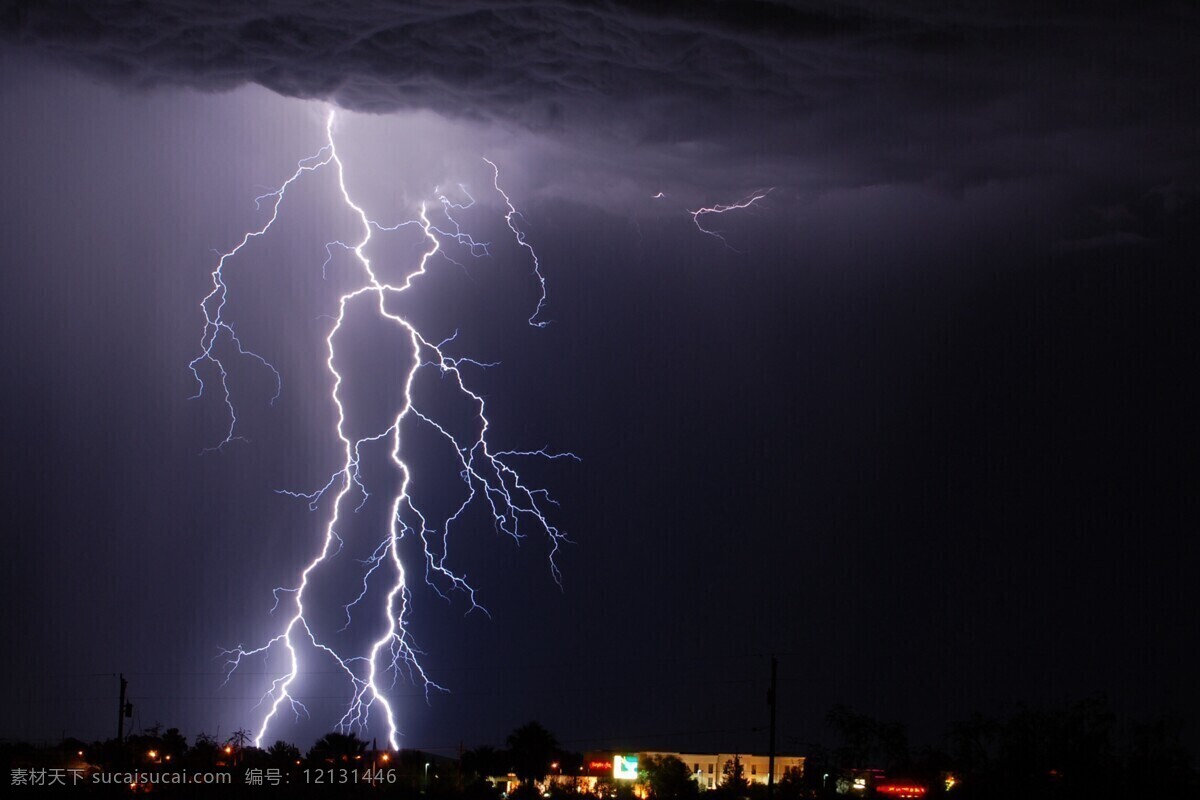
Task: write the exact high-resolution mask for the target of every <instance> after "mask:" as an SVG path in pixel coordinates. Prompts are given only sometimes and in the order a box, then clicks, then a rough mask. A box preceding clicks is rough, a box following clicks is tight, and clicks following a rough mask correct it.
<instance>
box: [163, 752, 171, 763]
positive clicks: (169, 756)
mask: <svg viewBox="0 0 1200 800" xmlns="http://www.w3.org/2000/svg"><path fill="white" fill-rule="evenodd" d="M163 758H165V759H167V761H170V760H171V754H170V753H167V754H166V755H165V756H163Z"/></svg>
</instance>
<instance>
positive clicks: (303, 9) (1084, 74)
mask: <svg viewBox="0 0 1200 800" xmlns="http://www.w3.org/2000/svg"><path fill="white" fill-rule="evenodd" d="M942 5H943V4H938V3H932V2H930V3H908V4H906V5H905V7H904V8H900V7H899V6H898V5H896V4H879V5H878V6H877V7H872V6H870V5H866V4H863V3H843V4H823V5H817V4H812V3H783V2H768V1H767V0H756V1H754V2H745V3H730V2H688V1H687V0H673V1H672V2H658V3H639V2H632V1H631V2H623V1H619V0H609V2H598V3H575V2H569V1H568V0H558V2H537V1H536V0H535V1H534V2H521V3H515V2H504V1H503V0H492V1H491V2H486V1H483V0H465V1H464V2H455V3H449V2H445V3H431V2H424V3H421V2H381V0H366V1H365V2H346V1H342V2H338V1H337V0H324V1H322V0H291V2H254V3H245V4H216V3H211V2H200V0H174V1H173V2H172V1H168V0H164V1H162V2H154V3H143V2H97V3H83V2H66V1H65V0H37V1H33V0H27V1H26V2H19V1H18V2H13V1H10V2H0V9H2V12H0V31H2V33H0V36H2V38H3V41H5V42H6V43H7V44H8V45H10V46H13V45H18V46H24V47H26V48H29V49H32V50H37V51H41V52H43V53H47V54H50V55H51V56H52V57H54V58H56V59H58V60H62V61H66V62H68V63H70V64H73V65H75V66H77V67H80V68H82V69H84V70H86V71H88V72H89V73H92V74H98V75H101V76H104V77H106V78H109V79H113V80H116V81H120V82H123V83H127V84H130V85H135V86H147V87H148V86H159V85H164V84H166V85H185V86H190V87H197V88H200V89H205V90H224V89H229V88H233V87H237V86H239V85H243V84H246V83H256V84H260V85H262V86H265V87H268V88H269V89H272V90H274V91H276V92H279V93H281V94H284V95H288V96H295V97H303V98H323V99H331V100H333V101H335V102H337V103H339V104H341V105H343V106H345V107H348V108H353V109H358V110H367V111H376V112H386V111H391V110H397V109H411V108H423V109H430V110H433V111H437V112H439V113H442V114H445V115H448V116H452V117H458V118H468V119H480V120H488V121H495V122H499V123H502V124H509V125H513V126H516V127H519V128H524V129H529V130H533V131H538V132H541V133H545V134H548V135H550V136H554V137H561V138H563V139H565V140H568V141H572V142H574V143H576V144H580V145H584V146H588V147H593V148H606V147H612V148H624V149H628V148H639V149H646V148H649V149H651V150H653V151H654V152H655V154H656V155H655V157H656V158H657V159H658V160H659V162H658V163H667V162H670V161H671V159H677V160H678V162H677V163H684V164H694V163H703V162H706V161H707V162H712V161H719V162H720V163H722V164H725V165H727V166H728V167H732V168H733V169H737V170H739V171H740V172H741V173H742V174H744V175H747V176H767V177H769V176H771V175H778V174H779V173H780V172H781V171H782V173H783V178H784V179H785V180H790V181H792V182H795V183H805V182H806V181H807V182H812V183H820V184H830V183H835V184H842V185H864V184H880V183H896V182H909V181H918V182H932V183H939V184H945V185H950V186H961V185H965V184H972V183H977V182H983V181H987V180H995V179H1006V178H1011V177H1028V176H1031V175H1032V176H1036V175H1044V174H1046V173H1054V172H1058V173H1062V172H1066V173H1077V174H1083V175H1087V176H1089V177H1095V178H1098V179H1104V180H1110V179H1114V178H1115V179H1121V178H1122V177H1129V178H1131V179H1135V180H1137V181H1139V182H1146V183H1148V184H1159V183H1162V182H1164V181H1167V180H1169V179H1179V178H1181V177H1187V179H1188V180H1192V179H1194V172H1195V166H1194V165H1195V163H1196V155H1197V143H1196V137H1195V133H1194V130H1195V124H1196V121H1197V118H1198V115H1197V93H1196V91H1195V88H1194V77H1195V75H1196V74H1198V72H1200V69H1198V66H1200V64H1198V63H1197V61H1198V57H1197V55H1196V53H1197V50H1196V48H1195V47H1194V42H1195V40H1196V38H1195V37H1196V33H1197V25H1196V19H1197V17H1196V12H1195V11H1194V10H1193V9H1191V8H1189V7H1187V6H1186V5H1184V4H1178V5H1166V6H1163V7H1161V8H1159V9H1155V10H1145V8H1142V9H1140V10H1138V11H1136V12H1134V11H1120V10H1118V9H1116V8H1115V7H1114V8H1106V7H1104V5H1103V4H1095V3H1085V4H1078V6H1079V8H1078V10H1076V11H1075V12H1068V13H1061V12H1046V11H1041V10H1038V8H1039V4H1030V5H1029V6H1028V8H1026V9H1024V10H1009V11H1006V12H1003V13H1001V12H999V11H992V10H987V9H985V8H984V7H983V6H982V5H981V4H978V3H968V4H965V5H959V6H958V7H957V9H956V10H952V11H945V10H941V9H940V6H942ZM239 6H240V7H239ZM663 159H666V162H664V161H663ZM750 180H752V178H749V177H748V178H747V181H748V182H749V181H750Z"/></svg>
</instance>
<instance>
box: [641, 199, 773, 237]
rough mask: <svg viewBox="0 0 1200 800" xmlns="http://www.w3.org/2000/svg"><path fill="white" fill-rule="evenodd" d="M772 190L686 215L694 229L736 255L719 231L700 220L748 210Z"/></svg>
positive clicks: (699, 209)
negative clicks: (715, 239) (690, 217)
mask: <svg viewBox="0 0 1200 800" xmlns="http://www.w3.org/2000/svg"><path fill="white" fill-rule="evenodd" d="M772 189H774V187H771V189H766V190H764V191H763V192H760V193H757V194H753V195H751V196H750V197H748V198H746V199H745V200H742V201H739V202H737V203H730V204H728V205H725V204H723V203H717V204H716V205H714V206H706V207H702V208H697V209H696V210H694V211H693V210H691V209H689V210H688V213H689V214H691V215H692V222H694V223H696V228H697V229H698V230H699V231H700V232H701V233H706V234H708V235H709V236H713V237H715V238H717V239H720V240H721V244H723V245H725V246H726V247H728V248H729V249H730V250H733V251H734V252H735V253H736V252H739V251H738V250H737V249H736V248H734V247H733V246H731V245H730V244H729V242H727V241H725V237H724V236H722V235H721V232H720V231H714V230H711V229H709V228H706V227H704V226H703V225H701V224H700V219H701V218H702V217H705V216H707V215H709V214H726V213H728V212H730V211H738V210H740V209H743V208H749V207H750V206H752V205H754V204H755V203H757V202H758V201H759V200H762V199H763V198H764V197H766V196H767V195H768V194H770V193H771V190H772ZM659 194H662V192H659Z"/></svg>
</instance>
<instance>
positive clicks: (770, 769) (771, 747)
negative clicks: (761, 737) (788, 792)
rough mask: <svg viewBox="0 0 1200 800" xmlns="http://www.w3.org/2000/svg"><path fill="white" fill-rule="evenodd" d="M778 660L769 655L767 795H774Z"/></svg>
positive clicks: (769, 796)
mask: <svg viewBox="0 0 1200 800" xmlns="http://www.w3.org/2000/svg"><path fill="white" fill-rule="evenodd" d="M778 667H779V662H778V661H777V660H776V659H775V656H771V688H770V689H768V690H767V705H769V706H770V707H771V741H770V742H769V743H768V745H767V797H768V798H771V797H774V796H775V700H776V695H775V686H776V680H775V678H776V672H778Z"/></svg>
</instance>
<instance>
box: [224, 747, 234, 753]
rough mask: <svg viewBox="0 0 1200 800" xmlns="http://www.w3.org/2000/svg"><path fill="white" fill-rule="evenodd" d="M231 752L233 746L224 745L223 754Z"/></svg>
mask: <svg viewBox="0 0 1200 800" xmlns="http://www.w3.org/2000/svg"><path fill="white" fill-rule="evenodd" d="M232 752H233V748H232V747H230V746H229V745H225V755H229V754H230V753H232Z"/></svg>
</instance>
